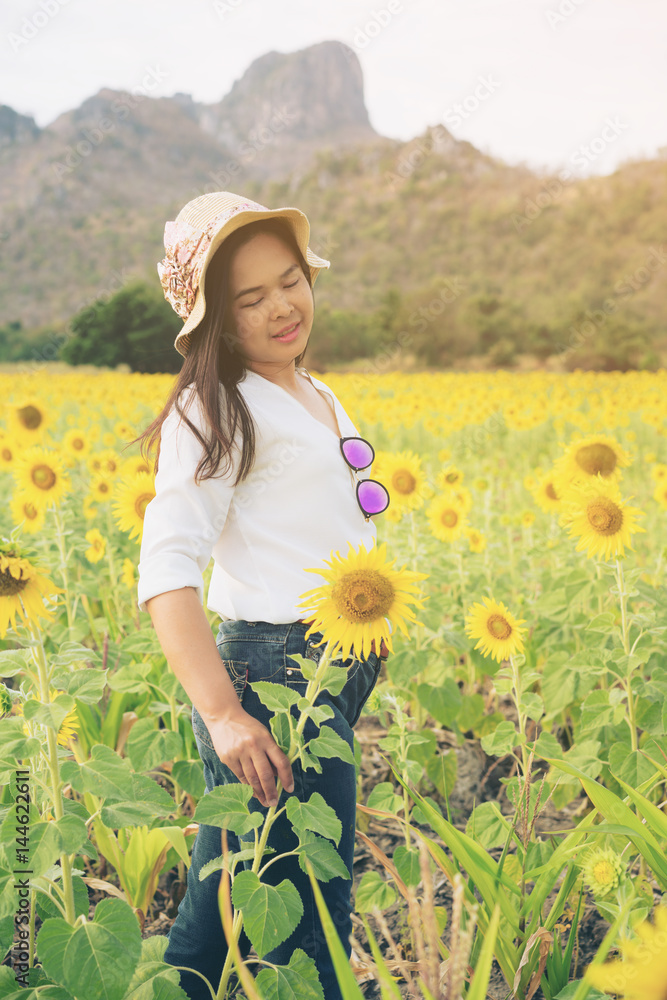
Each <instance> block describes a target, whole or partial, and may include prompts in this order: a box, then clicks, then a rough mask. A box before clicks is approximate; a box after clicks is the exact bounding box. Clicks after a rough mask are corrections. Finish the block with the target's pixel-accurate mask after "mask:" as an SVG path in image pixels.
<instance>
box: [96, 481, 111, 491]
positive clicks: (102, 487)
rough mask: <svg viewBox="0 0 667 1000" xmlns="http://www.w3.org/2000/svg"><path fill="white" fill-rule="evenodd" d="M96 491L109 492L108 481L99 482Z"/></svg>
mask: <svg viewBox="0 0 667 1000" xmlns="http://www.w3.org/2000/svg"><path fill="white" fill-rule="evenodd" d="M97 492H98V493H108V492H109V484H108V483H99V484H98V487H97Z"/></svg>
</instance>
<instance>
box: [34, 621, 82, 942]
mask: <svg viewBox="0 0 667 1000" xmlns="http://www.w3.org/2000/svg"><path fill="white" fill-rule="evenodd" d="M30 632H31V634H32V637H33V639H36V640H37V644H36V645H35V646H32V647H31V650H32V655H33V659H34V661H35V665H36V667H37V671H38V673H39V697H40V700H41V701H42V702H43V703H44V704H45V705H48V703H49V700H50V699H49V676H48V667H47V663H46V653H45V651H44V643H43V641H42V635H41V632H39V633H38V634H37V635H35V632H34V630H33V629H32V628H31V629H30ZM46 740H47V747H48V754H47V761H48V766H49V772H50V775H51V796H52V800H53V812H54V815H55V818H56V821H58V820H59V819H62V817H63V815H64V811H63V802H62V794H61V793H62V781H61V780H60V762H59V760H58V744H57V741H56V733H55V731H54V730H53V728H52V727H51V726H47V727H46ZM60 869H61V872H62V880H63V897H64V902H65V919H66V920H67V922H68V924H71V925H72V926H73V925H74V921H75V920H76V910H75V907H74V885H73V883H72V865H71V862H70V856H69V854H67V853H65V852H63V853H62V854H61V855H60Z"/></svg>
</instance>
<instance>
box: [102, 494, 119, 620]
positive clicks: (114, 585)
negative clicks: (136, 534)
mask: <svg viewBox="0 0 667 1000" xmlns="http://www.w3.org/2000/svg"><path fill="white" fill-rule="evenodd" d="M112 535H113V526H112V524H111V510H110V509H109V506H108V505H107V542H106V545H105V548H106V553H107V560H108V563H109V576H110V577H111V596H112V598H113V603H114V607H115V608H116V615H117V620H118V621H120V620H121V609H120V603H119V601H118V576H117V574H116V564H115V563H114V558H113V545H110V544H109V542H110V539H111V537H112Z"/></svg>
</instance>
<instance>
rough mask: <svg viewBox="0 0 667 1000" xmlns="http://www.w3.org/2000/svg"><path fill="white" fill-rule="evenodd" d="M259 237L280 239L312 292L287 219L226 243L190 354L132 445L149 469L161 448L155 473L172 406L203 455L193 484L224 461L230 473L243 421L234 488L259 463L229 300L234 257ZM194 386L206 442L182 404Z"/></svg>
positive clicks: (262, 222) (251, 226)
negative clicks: (266, 235) (223, 402)
mask: <svg viewBox="0 0 667 1000" xmlns="http://www.w3.org/2000/svg"><path fill="white" fill-rule="evenodd" d="M260 232H262V233H272V234H273V235H275V236H278V237H279V238H280V239H281V240H282V241H283V243H285V244H286V245H287V246H288V247H289V248H290V249H291V250H293V251H294V254H295V256H296V258H297V260H298V262H299V264H300V265H301V269H302V271H303V273H304V275H305V276H306V280H307V281H308V284H309V285H310V286H311V288H312V281H311V275H310V268H309V266H308V264H307V263H306V261H305V259H304V257H303V254H302V253H301V250H300V249H299V246H298V244H297V242H296V240H295V238H294V234H293V233H292V230H291V228H290V226H289V223H287V222H285V220H284V219H280V218H275V219H258V220H256V221H255V222H249V223H247V224H246V225H245V226H241V228H240V229H237V230H235V231H234V232H233V233H231V234H230V236H228V237H227V239H225V240H224V242H223V243H222V244H221V246H220V247H219V249H218V250H216V252H215V254H214V255H213V257H212V258H211V260H210V262H209V265H208V267H207V269H206V274H205V276H204V295H205V298H206V313H205V315H204V318H203V320H202V321H201V323H199V325H198V326H197V327H196V328H195V330H194V331H193V333H192V335H191V340H190V349H189V350H188V353H187V356H186V357H185V359H184V361H183V366H182V368H181V370H180V373H179V375H178V378H177V379H176V383H175V385H174V387H173V389H172V390H171V392H170V394H169V397H168V399H167V401H166V403H165V404H164V407H163V409H162V411H161V412H160V413H159V414H158V416H157V417H156V418H155V420H154V421H153V422H152V423H151V424H150V425H149V426H148V427H147V428H146V430H145V431H144V432H143V433H142V434H141V435H139V437H137V438H134V441H132V442H130V443H131V444H134V443H135V442H136V441H141V447H140V450H141V454H142V457H143V458H144V459H145V460H146V462H147V464H148V465H149V467H150V460H149V456H148V453H149V452H150V451H151V450H152V449H153V447H154V446H156V445H157V450H156V455H155V472H157V470H158V458H159V440H160V434H161V429H162V424H163V423H164V421H165V419H166V418H167V416H168V415H169V413H170V411H171V409H172V407H174V406H175V408H176V412H177V413H178V414H179V415H180V418H181V420H185V422H186V423H187V425H188V427H189V428H190V429H191V430H192V432H193V433H194V434H195V435H196V437H197V439H198V440H199V441H200V442H201V444H202V446H203V449H204V455H203V456H202V459H201V460H200V462H199V464H198V465H197V469H196V471H195V482H201V480H203V479H209V478H211V477H212V476H215V475H216V473H217V471H218V468H219V467H220V465H221V463H222V461H223V459H227V465H226V468H225V473H227V472H229V470H230V469H231V467H232V457H231V449H232V442H233V441H234V437H235V434H236V428H237V425H238V423H239V421H240V423H241V436H242V440H243V448H242V454H241V462H240V465H239V469H238V473H237V476H236V480H235V482H234V486H237V485H238V484H239V483H240V482H242V481H243V480H244V479H245V478H246V476H247V475H248V473H249V472H250V470H251V469H252V466H253V462H254V459H255V429H254V422H253V419H252V416H251V414H250V411H249V410H248V407H247V405H246V402H245V400H244V399H243V397H242V395H241V394H240V392H239V390H238V382H239V380H240V379H241V378H242V376H243V374H244V372H245V366H244V364H243V361H242V359H241V358H240V357H239V355H238V354H236V353H235V352H234V351H233V349H232V348H233V334H234V324H233V320H232V315H231V302H230V296H229V275H230V264H231V260H232V256H233V254H234V253H235V251H236V250H238V248H239V247H241V246H243V244H244V243H247V242H248V240H250V239H252V237H253V236H256V235H257V233H260ZM230 333H231V335H230ZM307 347H308V345H307V344H306V347H305V348H304V349H303V351H302V352H301V354H300V355H299V356H298V357H297V359H296V364H297V365H299V364H300V362H301V360H302V358H303V356H304V354H305V353H306V349H307ZM220 383H222V384H223V386H224V388H225V393H224V395H225V398H226V401H227V413H226V422H225V423H224V424H223V421H222V414H221V412H220V411H221V407H220ZM190 384H194V389H195V391H196V393H197V396H198V397H199V400H200V402H201V405H202V409H203V412H204V415H205V416H206V418H207V421H208V424H209V427H210V429H211V433H210V434H209V435H208V436H206V437H205V436H204V435H202V434H201V433H200V431H199V429H198V428H197V427H195V425H194V424H193V423H192V421H191V420H189V419H188V417H187V416H186V414H185V413H184V411H183V409H182V408H181V406H180V403H179V402H178V397H179V396H180V394H181V392H182V390H183V389H185V388H186V387H187V386H189V385H190Z"/></svg>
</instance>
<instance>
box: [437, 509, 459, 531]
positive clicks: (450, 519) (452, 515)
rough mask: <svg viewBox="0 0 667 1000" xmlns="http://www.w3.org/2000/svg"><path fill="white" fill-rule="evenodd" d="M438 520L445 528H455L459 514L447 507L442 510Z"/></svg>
mask: <svg viewBox="0 0 667 1000" xmlns="http://www.w3.org/2000/svg"><path fill="white" fill-rule="evenodd" d="M440 520H441V521H442V523H443V524H444V526H445V527H446V528H455V527H456V525H457V524H458V521H459V515H458V514H457V513H456V511H455V510H452V509H451V507H449V508H448V509H447V510H443V512H442V514H441V515H440Z"/></svg>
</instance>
